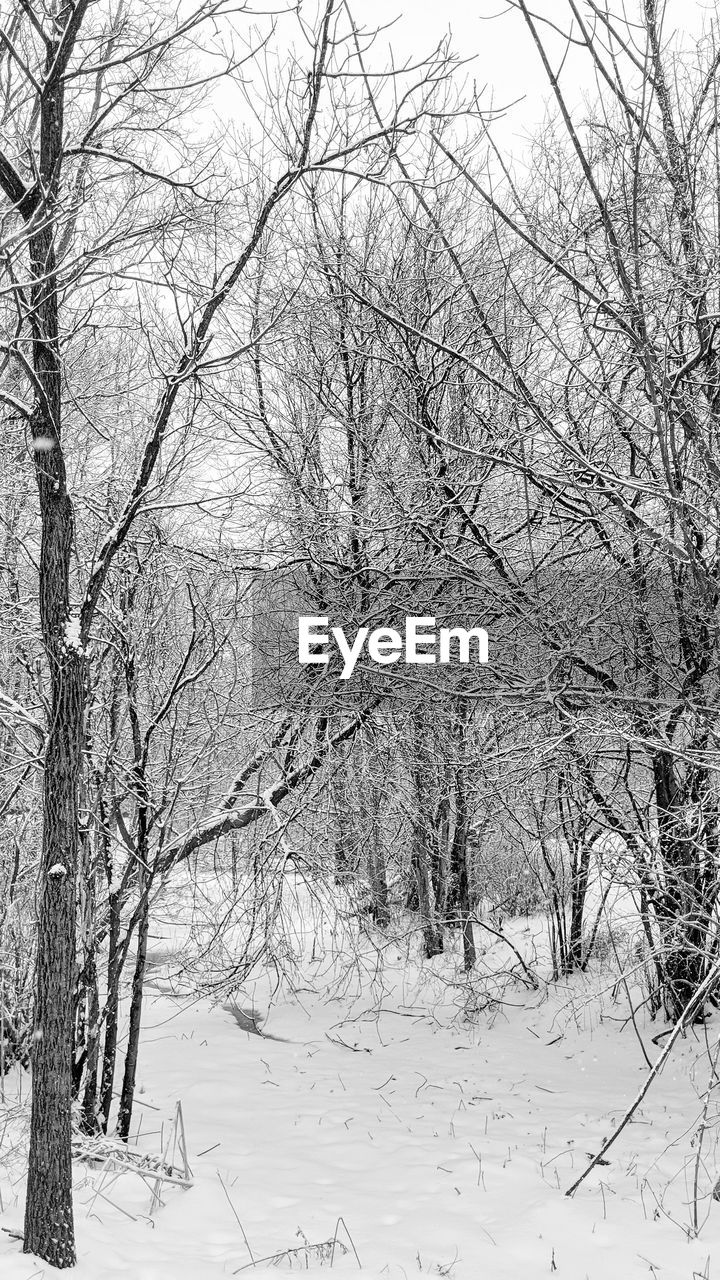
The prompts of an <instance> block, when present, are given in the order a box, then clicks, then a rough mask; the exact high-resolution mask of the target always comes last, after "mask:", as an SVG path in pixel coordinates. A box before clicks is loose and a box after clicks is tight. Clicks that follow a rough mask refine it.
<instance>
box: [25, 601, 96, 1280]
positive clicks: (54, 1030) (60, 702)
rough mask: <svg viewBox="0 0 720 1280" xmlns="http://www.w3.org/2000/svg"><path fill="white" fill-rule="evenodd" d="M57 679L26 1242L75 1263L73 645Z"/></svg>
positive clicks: (62, 1263)
mask: <svg viewBox="0 0 720 1280" xmlns="http://www.w3.org/2000/svg"><path fill="white" fill-rule="evenodd" d="M48 589H49V588H48V584H46V591H47V590H48ZM46 607H47V605H46ZM52 684H53V697H52V722H51V727H50V733H49V736H48V745H47V753H46V757H45V776H44V787H43V805H44V819H45V821H44V831H43V851H42V862H41V870H40V880H39V885H38V954H37V970H36V990H35V1022H34V1032H33V1052H32V1073H33V1089H32V1111H31V1119H30V1162H29V1168H28V1186H27V1202H26V1212H25V1232H24V1239H23V1248H24V1250H25V1252H26V1253H35V1254H38V1255H39V1256H40V1257H41V1258H44V1259H45V1261H46V1262H50V1263H51V1264H52V1265H53V1266H56V1267H70V1266H73V1265H74V1263H75V1245H74V1230H73V1209H72V1162H71V1105H72V1048H73V1012H74V1009H73V1003H74V1002H73V992H74V987H75V868H76V859H77V784H78V775H79V768H80V752H81V737H82V723H83V697H84V690H83V672H82V665H81V662H80V659H79V655H78V654H77V653H73V652H72V651H68V652H67V653H66V654H65V655H64V656H63V655H61V654H60V653H59V652H58V662H57V665H56V666H55V669H54V670H53V672H52Z"/></svg>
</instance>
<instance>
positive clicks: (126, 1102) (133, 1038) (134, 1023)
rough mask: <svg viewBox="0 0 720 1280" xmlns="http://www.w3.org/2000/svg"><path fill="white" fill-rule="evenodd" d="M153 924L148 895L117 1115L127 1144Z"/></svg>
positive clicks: (142, 919) (138, 953) (139, 943)
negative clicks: (149, 941)
mask: <svg viewBox="0 0 720 1280" xmlns="http://www.w3.org/2000/svg"><path fill="white" fill-rule="evenodd" d="M149 924H150V905H149V901H148V896H147V893H146V894H145V901H144V904H143V909H142V914H141V916H140V920H139V922H138V947H137V957H136V960H135V972H134V974H133V984H132V998H131V1001H130V1028H129V1031H128V1047H127V1051H126V1054H125V1072H124V1075H123V1084H122V1093H121V1096H120V1109H119V1112H118V1122H117V1134H118V1137H119V1138H122V1140H123V1142H127V1139H128V1135H129V1133H130V1123H131V1121H132V1108H133V1098H134V1096H135V1078H136V1075H137V1064H138V1052H139V1049H140V1024H141V1020H142V1002H143V986H144V982H145V965H146V962H147V944H148V928H149Z"/></svg>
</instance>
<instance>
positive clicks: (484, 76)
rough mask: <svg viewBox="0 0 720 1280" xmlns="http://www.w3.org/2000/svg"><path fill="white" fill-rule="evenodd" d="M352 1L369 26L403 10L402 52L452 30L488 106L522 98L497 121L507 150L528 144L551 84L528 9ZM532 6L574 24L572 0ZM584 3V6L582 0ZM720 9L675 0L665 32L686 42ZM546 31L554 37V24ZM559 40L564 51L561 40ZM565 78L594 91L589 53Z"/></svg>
mask: <svg viewBox="0 0 720 1280" xmlns="http://www.w3.org/2000/svg"><path fill="white" fill-rule="evenodd" d="M351 7H352V12H353V15H354V17H355V21H356V22H357V23H358V25H363V26H365V27H367V28H373V27H376V26H381V25H383V24H387V23H388V22H389V21H391V20H392V19H393V18H395V17H396V18H397V20H396V21H395V23H394V24H393V27H392V30H391V31H390V32H389V33H388V35H387V36H386V37H385V40H386V41H387V40H390V41H391V43H392V45H393V48H394V50H395V53H396V55H399V56H400V57H402V56H408V55H412V54H423V53H426V52H427V51H428V50H429V49H430V48H431V47H432V46H433V45H434V44H435V43H436V42H437V41H438V40H439V39H440V38H441V37H442V36H443V35H444V34H446V33H447V31H448V30H450V31H451V33H452V45H453V48H454V50H455V52H456V53H458V54H460V56H461V57H462V58H463V59H472V61H471V62H470V63H469V66H468V74H469V75H470V76H471V77H472V78H473V79H474V80H475V81H476V83H477V85H478V88H482V87H483V86H487V90H486V94H485V95H484V99H483V100H484V101H487V104H488V106H489V105H490V102H491V101H492V103H493V105H494V106H495V107H499V106H507V105H508V104H510V103H512V102H513V101H515V100H517V99H518V98H522V101H521V102H519V103H518V104H517V105H516V106H515V107H513V109H512V111H510V112H509V113H508V115H507V117H506V118H505V119H504V120H503V121H502V122H500V123H499V124H497V125H496V126H495V129H494V133H495V137H496V140H497V141H498V142H499V143H500V144H501V146H502V148H503V150H508V151H512V152H515V153H516V154H517V153H518V152H520V151H522V149H523V141H522V139H523V137H524V136H526V135H527V134H528V133H529V132H532V131H533V129H534V126H536V125H537V124H538V123H539V122H540V121H541V120H542V118H543V115H544V111H545V103H546V102H547V101H548V100H549V99H550V97H551V90H550V86H549V85H548V83H547V80H546V78H545V74H544V71H543V68H542V65H541V63H540V59H539V57H538V54H537V51H536V49H535V47H534V45H533V43H532V39H531V37H530V34H529V32H528V30H527V28H526V26H525V22H524V20H523V18H522V15H521V14H519V13H518V12H517V11H516V10H512V9H510V8H509V6H508V5H507V4H506V2H505V0H354V3H353V4H352V5H351ZM528 7H529V8H530V9H531V11H534V12H539V13H541V14H544V15H545V16H546V17H548V18H551V19H552V20H553V21H554V22H556V23H557V24H558V25H559V26H562V27H563V28H564V29H567V27H568V22H569V18H570V17H571V14H570V10H569V7H568V5H567V3H566V0H532V3H531V4H530V5H529V6H528ZM623 7H624V6H623V5H622V4H621V3H617V4H611V5H610V10H611V12H612V11H613V10H614V11H616V12H617V11H620V12H622V9H623ZM580 8H581V11H585V5H584V4H582V2H581V4H580ZM626 9H627V12H628V14H629V15H632V14H633V13H634V12H636V8H635V5H634V4H633V2H632V0H629V2H628V3H627V6H626ZM718 11H719V6H718V3H717V2H716V0H668V3H667V6H666V15H665V22H664V28H663V35H664V37H665V39H669V38H670V37H672V36H673V34H675V35H676V37H677V39H678V40H679V42H680V44H681V45H682V42H683V36H684V35H685V33H686V32H688V31H691V32H698V31H699V30H700V29H701V27H702V26H703V24H709V22H710V20H711V18H713V17H716V16H717V15H718ZM543 34H544V35H545V36H546V37H550V39H551V40H552V34H551V32H549V31H548V29H547V28H545V29H544V32H543ZM555 48H556V50H557V51H560V49H561V44H560V42H559V40H555ZM558 61H559V56H558ZM562 84H563V86H564V88H565V89H566V91H567V94H568V99H569V100H570V101H571V102H573V101H574V102H577V101H578V100H579V99H580V98H581V96H582V94H583V93H584V92H588V93H589V95H590V96H591V97H593V96H594V83H593V81H592V80H589V79H588V69H587V61H586V59H585V58H583V57H582V56H581V55H578V54H574V55H573V54H571V56H570V57H569V58H568V59H567V61H566V62H565V65H564V68H563V75H562Z"/></svg>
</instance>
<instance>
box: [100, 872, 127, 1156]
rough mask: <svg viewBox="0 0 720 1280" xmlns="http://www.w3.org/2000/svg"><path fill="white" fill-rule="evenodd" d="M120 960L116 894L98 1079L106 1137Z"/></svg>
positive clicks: (112, 898) (112, 905)
mask: <svg viewBox="0 0 720 1280" xmlns="http://www.w3.org/2000/svg"><path fill="white" fill-rule="evenodd" d="M121 973H122V956H121V950H120V902H119V894H118V893H117V892H116V893H112V894H111V895H110V937H109V946H108V968H107V993H106V996H105V1041H104V1044H103V1062H102V1075H101V1079H100V1107H99V1112H98V1118H99V1122H100V1127H101V1128H102V1131H103V1133H107V1128H108V1124H109V1121H110V1108H111V1106H112V1091H113V1081H114V1079H115V1058H116V1056H117V1036H118V1007H119V1003H120V976H121Z"/></svg>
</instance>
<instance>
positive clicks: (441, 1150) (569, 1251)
mask: <svg viewBox="0 0 720 1280" xmlns="http://www.w3.org/2000/svg"><path fill="white" fill-rule="evenodd" d="M528 927H529V926H527V925H525V926H522V927H521V926H520V925H516V926H515V928H516V932H515V934H514V941H516V943H517V942H518V940H519V939H520V938H521V937H522V936H524V935H523V928H524V929H525V930H526V931H527V929H528ZM308 941H309V939H308V938H306V942H308ZM323 943H324V939H323V938H320V940H318V937H317V935H315V936H314V937H313V944H314V945H313V947H312V949H311V948H310V947H308V950H307V952H306V953H305V955H304V958H303V959H302V962H301V966H300V968H301V972H299V973H298V974H297V975H296V977H295V980H294V984H290V983H288V982H285V983H283V984H282V986H281V989H280V990H279V991H277V992H276V993H275V994H274V995H273V988H274V984H275V979H274V977H271V975H270V974H259V975H258V977H257V979H256V980H255V981H253V982H250V983H249V984H248V985H247V986H246V989H245V990H244V991H242V992H238V993H237V994H236V997H235V1000H236V1003H237V1005H238V1006H239V1007H240V1008H244V1009H249V1010H260V1012H261V1014H262V1015H264V1017H263V1016H261V1017H260V1018H259V1019H257V1022H258V1025H260V1026H261V1027H262V1031H263V1035H258V1034H248V1033H247V1032H246V1031H243V1030H241V1029H240V1028H239V1026H238V1023H237V1022H236V1020H235V1019H234V1018H233V1016H232V1014H231V1013H230V1012H228V1011H227V1010H224V1009H222V1008H220V1007H218V1006H217V1005H216V1006H215V1007H213V1006H212V1005H211V1003H210V1002H209V1001H198V1000H195V999H192V998H191V997H189V996H188V995H187V994H177V993H176V994H175V995H172V994H169V982H168V979H167V976H166V975H167V972H168V971H169V969H170V968H171V967H172V966H171V963H170V961H171V959H172V957H171V956H167V957H166V958H165V960H164V961H163V962H162V964H160V965H159V967H157V968H156V969H153V974H152V979H151V986H150V989H149V991H148V1001H147V1007H146V1012H145V1020H144V1036H143V1044H142V1050H141V1060H140V1068H139V1090H140V1091H139V1093H138V1095H137V1101H136V1107H135V1112H134V1130H135V1132H136V1133H137V1129H138V1126H139V1129H140V1133H139V1145H140V1146H141V1147H143V1148H144V1149H145V1150H147V1151H149V1152H154V1153H155V1154H158V1153H159V1152H160V1151H161V1150H162V1149H163V1146H165V1145H166V1144H167V1140H168V1136H169V1134H170V1130H171V1124H172V1121H173V1117H174V1114H175V1109H176V1103H177V1101H178V1100H180V1101H181V1103H182V1112H183V1117H184V1123H185V1129H186V1134H187V1142H188V1155H189V1162H190V1166H191V1171H192V1176H193V1185H192V1187H191V1188H190V1189H189V1190H185V1189H182V1188H179V1187H175V1186H164V1187H163V1188H162V1199H163V1201H164V1204H163V1206H162V1207H160V1208H156V1209H155V1210H154V1212H153V1214H152V1217H151V1216H150V1203H151V1190H150V1188H149V1187H148V1185H147V1184H146V1183H145V1182H144V1181H142V1180H141V1179H140V1178H139V1177H138V1176H137V1175H135V1174H133V1173H123V1174H121V1175H116V1174H115V1173H113V1172H111V1171H109V1170H107V1171H106V1172H105V1173H104V1174H102V1173H100V1172H98V1170H97V1169H92V1168H91V1167H89V1166H86V1165H84V1164H82V1163H80V1162H76V1165H75V1186H76V1194H75V1204H76V1228H77V1236H78V1266H77V1269H76V1271H75V1272H74V1273H73V1274H74V1275H75V1276H77V1278H78V1280H120V1278H121V1277H123V1278H126V1277H129V1276H131V1275H133V1276H138V1277H141V1280H177V1278H178V1277H188V1280H206V1278H207V1280H215V1278H217V1277H221V1276H230V1275H233V1274H238V1273H239V1274H248V1275H249V1274H253V1273H254V1272H257V1273H259V1274H261V1275H263V1274H264V1275H270V1274H273V1275H275V1276H277V1275H278V1273H281V1274H282V1273H284V1272H286V1271H295V1270H302V1271H303V1273H304V1274H305V1275H307V1276H310V1277H320V1276H325V1275H327V1273H328V1271H329V1270H330V1269H331V1256H330V1254H331V1250H330V1249H329V1248H328V1247H325V1248H324V1250H321V1249H319V1248H313V1249H308V1248H306V1246H307V1245H310V1246H319V1245H325V1244H326V1242H329V1241H332V1240H333V1238H335V1237H336V1239H337V1244H336V1247H335V1254H334V1257H332V1270H333V1271H335V1272H337V1273H338V1274H339V1275H343V1276H344V1275H354V1274H356V1273H358V1262H357V1260H356V1256H355V1251H356V1252H357V1258H359V1261H360V1264H361V1269H362V1270H361V1274H362V1275H363V1276H365V1277H366V1278H367V1280H409V1278H410V1277H414V1276H420V1275H428V1276H432V1275H435V1276H438V1275H443V1276H449V1277H451V1278H452V1280H479V1278H480V1277H487V1280H519V1278H522V1280H535V1278H536V1277H537V1278H538V1280H539V1277H546V1276H549V1275H551V1274H553V1275H557V1276H558V1278H559V1280H561V1278H562V1277H565V1278H566V1280H607V1278H608V1277H610V1276H612V1277H617V1280H635V1277H637V1278H638V1280H639V1278H640V1277H643V1280H647V1278H648V1277H652V1276H655V1277H657V1278H658V1280H693V1277H694V1276H697V1277H704V1276H709V1275H711V1274H714V1272H711V1269H710V1268H711V1265H712V1259H713V1257H717V1254H718V1244H719V1242H720V1205H718V1204H716V1203H714V1202H713V1201H712V1199H711V1198H710V1197H709V1190H710V1188H711V1187H712V1185H713V1182H714V1179H715V1177H716V1175H717V1160H718V1152H717V1131H716V1128H715V1127H713V1123H712V1118H713V1116H714V1114H715V1112H714V1110H713V1108H711V1115H710V1121H711V1123H710V1128H709V1130H708V1133H707V1134H706V1135H705V1140H704V1146H703V1152H704V1166H703V1168H702V1170H701V1186H702V1190H703V1193H704V1196H705V1198H704V1200H703V1204H702V1206H701V1209H702V1212H701V1219H703V1218H704V1217H705V1216H706V1215H707V1218H708V1220H707V1222H706V1224H705V1226H704V1229H703V1231H702V1234H701V1236H700V1238H699V1239H693V1238H691V1233H689V1231H688V1224H689V1209H688V1202H689V1201H690V1199H691V1193H692V1180H693V1174H694V1168H693V1160H694V1154H695V1153H694V1151H693V1148H692V1146H691V1138H692V1135H693V1133H694V1131H695V1129H696V1128H697V1123H698V1118H699V1116H700V1112H701V1102H700V1101H699V1098H698V1094H699V1092H701V1090H702V1087H703V1084H704V1082H705V1080H706V1077H707V1048H706V1045H705V1040H704V1037H705V1036H706V1035H707V1038H708V1042H709V1044H710V1045H711V1046H712V1045H713V1044H714V1043H715V1040H716V1037H717V1032H716V1031H714V1028H713V1022H712V1021H711V1022H710V1024H708V1025H707V1027H706V1029H705V1030H700V1031H698V1033H697V1035H690V1036H689V1037H688V1038H687V1039H686V1040H685V1041H684V1042H683V1043H682V1044H681V1045H680V1046H679V1047H678V1050H677V1053H676V1054H674V1055H673V1057H672V1059H671V1060H670V1063H669V1065H668V1067H667V1068H666V1070H665V1072H664V1073H663V1075H662V1076H661V1078H660V1079H659V1081H657V1082H656V1084H655V1086H654V1087H653V1089H652V1091H651V1093H650V1094H649V1095H648V1097H647V1098H646V1099H645V1101H644V1102H643V1105H642V1107H641V1109H640V1110H639V1111H638V1112H637V1114H636V1116H635V1119H634V1121H633V1122H632V1123H631V1124H630V1125H629V1126H628V1128H627V1129H626V1130H625V1132H624V1133H623V1134H622V1135H621V1137H620V1138H619V1139H618V1142H617V1144H616V1145H615V1146H614V1147H612V1148H611V1150H610V1152H609V1153H608V1160H609V1161H610V1163H609V1164H608V1165H607V1166H604V1167H602V1168H599V1169H596V1170H595V1171H594V1172H593V1173H592V1174H591V1175H590V1176H589V1178H588V1179H587V1181H586V1182H585V1183H584V1184H583V1186H582V1187H581V1188H580V1190H579V1191H578V1192H577V1194H576V1196H575V1198H574V1199H572V1200H570V1199H567V1198H566V1197H565V1195H564V1194H563V1193H564V1191H565V1190H566V1189H567V1187H568V1185H569V1184H570V1183H571V1182H572V1181H573V1179H574V1178H575V1177H576V1176H577V1175H578V1173H579V1172H581V1171H582V1169H583V1168H584V1167H585V1165H586V1164H587V1162H588V1158H589V1155H590V1154H592V1153H595V1152H597V1150H598V1148H599V1145H600V1143H601V1142H602V1140H603V1138H604V1137H606V1136H607V1134H608V1133H609V1132H610V1131H611V1130H612V1127H613V1126H614V1125H615V1124H616V1123H617V1122H618V1120H619V1118H620V1117H621V1116H622V1114H623V1112H624V1109H625V1107H626V1105H627V1104H628V1102H629V1101H630V1099H631V1098H632V1097H633V1096H634V1094H635V1093H636V1091H637V1088H638V1086H639V1084H640V1083H641V1081H642V1078H643V1073H644V1071H645V1070H646V1067H645V1063H644V1059H643V1057H642V1054H641V1051H640V1047H639V1045H638V1042H637V1039H636V1037H635V1033H634V1031H633V1028H632V1025H629V1024H628V1021H627V1008H626V1005H625V1004H624V1003H623V997H622V995H618V997H617V999H615V998H614V996H615V995H617V993H614V992H613V982H612V979H609V975H608V973H607V972H605V973H600V972H597V973H595V975H594V976H592V977H588V976H579V977H577V978H574V979H573V980H572V981H568V982H566V983H564V984H556V985H550V986H546V985H544V984H543V985H542V986H541V989H540V990H538V991H532V990H529V989H528V988H527V987H523V986H521V985H519V984H517V983H515V982H510V981H509V980H506V981H505V983H504V984H503V985H501V986H497V985H496V986H495V987H494V988H493V992H492V997H491V998H489V999H483V993H482V986H483V984H482V981H481V980H477V982H476V984H475V985H474V986H473V985H472V984H469V983H467V982H466V981H465V980H464V979H463V977H462V975H461V974H460V972H459V970H458V969H457V967H456V963H455V962H456V960H457V955H456V956H454V957H452V956H451V957H438V958H436V960H434V961H432V962H431V963H427V962H426V963H425V964H423V965H421V964H420V963H419V962H418V960H417V954H416V949H415V946H414V943H412V944H411V943H410V942H407V943H406V944H404V945H403V946H387V947H386V948H385V950H384V953H383V954H382V955H380V954H379V953H378V952H377V951H376V950H375V949H374V948H373V947H372V946H371V945H370V943H369V941H368V940H367V939H366V940H365V941H363V939H362V938H359V939H358V940H357V943H358V950H357V955H356V956H355V958H354V960H353V961H352V962H351V961H350V959H349V957H348V956H347V955H346V956H345V957H339V956H337V955H336V954H332V955H330V954H329V952H328V951H327V950H324V949H323ZM313 954H314V957H315V958H314V959H312V958H311V957H312V955H313ZM497 954H498V948H497V947H496V948H495V949H494V952H493V955H494V956H495V959H497ZM491 959H492V955H491V954H490V953H488V955H487V956H486V957H485V960H486V961H488V969H490V968H492V967H493V966H492V965H491V964H490V963H489V961H490V960H491ZM481 967H482V966H481ZM292 985H294V987H295V989H294V991H293V990H292V989H291V986H292ZM483 1006H484V1007H483ZM660 1029H661V1028H659V1027H658V1026H657V1025H655V1024H648V1025H647V1026H645V1027H644V1029H643V1032H642V1033H643V1035H644V1041H645V1044H646V1048H647V1049H648V1051H649V1053H650V1056H651V1057H654V1056H655V1055H656V1053H657V1052H658V1050H656V1049H655V1047H654V1046H653V1045H652V1042H651V1038H650V1037H651V1035H652V1034H656V1033H657V1032H658V1030H660ZM270 1036H272V1037H274V1038H270ZM9 1084H10V1088H9V1089H6V1095H7V1110H8V1115H9V1116H10V1117H12V1116H15V1124H16V1129H17V1115H18V1114H20V1113H22V1111H23V1107H24V1106H26V1100H27V1091H28V1086H27V1078H26V1077H22V1076H20V1075H19V1074H17V1075H15V1076H13V1077H12V1079H11V1081H10V1082H9ZM13 1090H15V1094H17V1092H18V1091H21V1099H20V1100H21V1102H22V1104H23V1105H22V1106H18V1105H16V1103H17V1099H16V1097H15V1096H14V1095H13ZM11 1095H13V1096H12V1097H11ZM21 1127H22V1126H21ZM10 1128H11V1130H12V1125H11V1126H10ZM1 1132H2V1128H1V1127H0V1133H1ZM4 1142H5V1146H4V1147H0V1156H1V1155H2V1154H3V1153H5V1156H6V1165H5V1172H4V1173H3V1174H0V1191H1V1193H2V1204H3V1207H4V1214H3V1215H2V1219H1V1225H2V1226H3V1227H5V1228H7V1229H8V1230H10V1231H18V1230H22V1185H21V1180H20V1173H19V1168H20V1166H19V1164H18V1163H17V1152H16V1153H15V1162H14V1163H13V1159H7V1156H8V1153H9V1154H10V1155H12V1152H11V1150H10V1147H9V1146H8V1139H7V1137H6V1138H5V1139H4ZM336 1233H337V1234H336ZM343 1248H344V1249H346V1250H347V1252H343ZM19 1250H20V1245H19V1243H18V1241H17V1240H13V1239H12V1238H10V1237H9V1236H8V1235H7V1234H3V1235H2V1237H1V1238H0V1272H1V1273H2V1275H3V1278H4V1280H30V1277H38V1278H39V1277H42V1276H48V1277H49V1276H50V1275H52V1274H54V1273H53V1272H52V1270H51V1269H50V1268H47V1267H43V1265H42V1264H38V1263H37V1262H36V1261H35V1260H34V1259H31V1258H28V1257H25V1256H23V1255H22V1254H21V1253H20V1251H19ZM292 1250H295V1251H296V1252H295V1253H291V1252H290V1251H292ZM278 1254H283V1257H281V1258H275V1265H273V1261H272V1260H273V1258H274V1256H275V1255H278ZM253 1259H254V1260H255V1261H256V1262H257V1266H256V1267H255V1268H253V1265H252V1263H253ZM263 1259H265V1260H267V1259H270V1261H265V1262H264V1263H263V1262H262V1261H261V1260H263Z"/></svg>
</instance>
